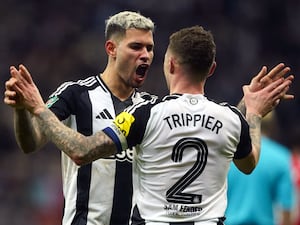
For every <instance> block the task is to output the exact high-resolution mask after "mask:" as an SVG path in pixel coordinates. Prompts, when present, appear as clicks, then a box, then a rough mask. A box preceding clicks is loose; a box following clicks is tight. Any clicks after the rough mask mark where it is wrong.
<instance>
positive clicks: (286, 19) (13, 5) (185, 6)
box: [0, 0, 300, 225]
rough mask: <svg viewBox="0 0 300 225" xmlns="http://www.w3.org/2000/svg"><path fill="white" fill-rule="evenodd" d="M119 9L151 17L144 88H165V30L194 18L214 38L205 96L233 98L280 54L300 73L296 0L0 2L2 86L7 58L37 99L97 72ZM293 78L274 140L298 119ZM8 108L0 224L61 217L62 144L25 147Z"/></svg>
mask: <svg viewBox="0 0 300 225" xmlns="http://www.w3.org/2000/svg"><path fill="white" fill-rule="evenodd" d="M121 10H134V11H140V12H141V13H142V14H143V15H145V16H147V17H150V18H152V19H153V21H154V22H155V24H156V31H155V37H154V39H155V59H154V62H153V65H152V67H151V71H150V74H149V76H148V78H147V82H146V85H145V86H144V88H143V89H144V90H147V91H149V92H152V93H154V94H157V95H159V96H162V95H164V94H166V93H167V89H166V84H165V80H164V77H163V76H162V62H163V57H164V52H165V48H166V45H167V43H168V36H169V34H170V33H172V32H174V31H176V30H178V29H180V28H182V27H186V26H191V25H196V24H199V25H202V26H204V27H205V28H206V29H209V30H211V31H212V32H213V34H214V36H215V41H216V44H217V64H218V66H217V70H216V72H215V74H214V76H213V77H212V78H210V80H209V82H208V83H207V87H206V94H207V95H208V96H210V97H211V98H213V99H215V100H217V101H228V102H229V103H231V104H234V105H235V104H237V102H238V101H239V100H240V98H241V95H242V89H241V86H242V84H246V83H248V82H249V80H250V79H251V77H252V76H253V75H254V74H256V73H257V72H258V71H259V70H260V68H261V66H262V65H267V66H268V67H269V68H271V67H272V66H274V65H275V64H277V63H279V62H284V63H286V64H287V65H289V66H291V68H292V73H293V74H295V75H296V76H297V75H298V76H300V75H299V74H300V29H299V24H300V13H299V12H300V2H299V1H297V0H201V1H199V0H186V1H183V0H148V1H141V0H128V1H124V0H102V1H99V0H98V1H96V0H73V1H70V0H65V1H61V0H51V1H50V0H48V1H38V0H27V1H21V0H1V6H0V72H1V76H0V77H1V78H0V79H1V86H0V91H1V93H4V82H5V81H6V80H7V79H8V78H9V66H10V65H18V64H19V63H24V64H25V65H26V66H27V67H28V68H29V70H30V71H31V73H32V75H33V78H34V80H35V81H36V83H37V85H38V87H39V88H40V91H41V94H42V95H43V97H44V99H47V97H48V95H49V94H51V92H52V91H54V89H55V88H56V87H57V86H58V85H59V84H60V83H62V82H63V81H67V80H77V79H80V78H84V77H86V76H89V75H91V74H98V73H99V72H101V71H102V69H103V68H104V66H105V65H106V55H105V52H104V49H103V46H104V20H105V19H106V18H107V17H108V16H110V15H112V14H114V13H117V12H119V11H121ZM298 80H299V79H298V78H297V77H296V79H295V82H294V84H293V86H292V87H291V90H290V93H293V94H295V95H296V99H295V100H294V101H293V102H282V104H281V105H280V106H279V107H278V115H279V119H280V128H281V136H280V137H281V138H280V139H281V141H282V142H283V143H285V144H287V145H288V144H289V135H290V134H291V133H292V132H293V130H294V129H296V128H297V126H298V125H299V117H298V115H299V111H300V107H299V97H298V96H299V90H300V89H299V82H298ZM2 99H3V95H2ZM12 112H13V111H12V110H11V109H10V108H9V107H7V106H5V105H4V104H3V103H2V104H1V106H0V113H1V117H0V123H1V126H0V135H1V138H0V151H1V157H0V168H1V170H0V199H1V201H0V225H4V224H5V225H6V224H10V225H28V224H31V225H48V224H49V225H50V224H51V225H53V224H59V221H60V217H61V208H62V194H61V176H60V160H59V159H60V152H59V151H58V150H57V149H56V148H55V147H54V146H53V145H51V144H49V145H47V147H46V148H45V149H43V150H42V151H41V152H39V153H37V154H32V155H24V154H22V153H21V152H20V150H19V149H18V147H17V145H16V142H15V139H14V133H13V116H12ZM299 138H300V137H299Z"/></svg>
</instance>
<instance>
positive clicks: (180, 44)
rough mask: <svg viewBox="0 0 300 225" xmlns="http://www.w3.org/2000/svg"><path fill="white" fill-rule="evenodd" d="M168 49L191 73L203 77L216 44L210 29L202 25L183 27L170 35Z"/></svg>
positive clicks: (213, 55) (207, 70)
mask: <svg viewBox="0 0 300 225" xmlns="http://www.w3.org/2000/svg"><path fill="white" fill-rule="evenodd" d="M168 48H169V50H170V51H171V52H172V53H173V54H174V55H176V56H177V57H178V63H180V64H182V65H183V66H185V67H186V69H188V70H189V72H191V73H198V74H199V73H200V74H201V75H203V76H204V77H203V78H202V79H204V78H205V77H206V75H207V73H208V72H209V69H210V67H211V65H212V63H213V61H214V60H215V56H216V44H215V42H214V38H213V35H212V33H211V32H210V31H206V30H205V29H204V28H203V27H202V26H193V27H189V28H183V29H181V30H179V31H177V32H175V33H173V34H172V35H171V36H170V43H169V46H168Z"/></svg>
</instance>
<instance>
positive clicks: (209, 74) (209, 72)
mask: <svg viewBox="0 0 300 225" xmlns="http://www.w3.org/2000/svg"><path fill="white" fill-rule="evenodd" d="M216 67H217V63H216V61H214V62H213V63H212V64H211V66H210V68H209V71H208V76H207V77H210V76H211V75H213V73H214V72H215V69H216Z"/></svg>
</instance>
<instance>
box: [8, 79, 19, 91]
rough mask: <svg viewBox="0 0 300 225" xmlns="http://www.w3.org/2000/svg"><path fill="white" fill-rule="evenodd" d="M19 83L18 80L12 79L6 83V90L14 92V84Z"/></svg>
mask: <svg viewBox="0 0 300 225" xmlns="http://www.w3.org/2000/svg"><path fill="white" fill-rule="evenodd" d="M16 82H17V80H16V78H14V77H12V78H10V79H9V80H8V81H6V82H5V89H6V90H12V89H13V88H12V87H13V86H14V84H15V83H16Z"/></svg>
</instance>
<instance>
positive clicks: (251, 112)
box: [246, 110, 263, 119]
mask: <svg viewBox="0 0 300 225" xmlns="http://www.w3.org/2000/svg"><path fill="white" fill-rule="evenodd" d="M248 116H255V117H258V118H259V119H262V118H263V116H262V114H261V113H258V112H257V111H255V110H247V112H246V117H248Z"/></svg>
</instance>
